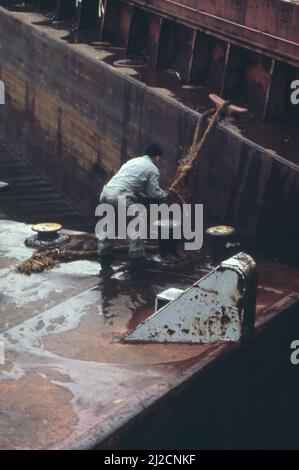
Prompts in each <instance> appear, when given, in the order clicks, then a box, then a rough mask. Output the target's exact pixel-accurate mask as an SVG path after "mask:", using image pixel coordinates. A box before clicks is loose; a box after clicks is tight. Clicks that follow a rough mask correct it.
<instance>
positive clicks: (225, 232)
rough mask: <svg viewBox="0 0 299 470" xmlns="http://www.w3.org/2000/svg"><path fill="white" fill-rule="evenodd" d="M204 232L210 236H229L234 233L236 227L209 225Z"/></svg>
mask: <svg viewBox="0 0 299 470" xmlns="http://www.w3.org/2000/svg"><path fill="white" fill-rule="evenodd" d="M206 233H207V234H208V235H211V236H212V237H229V236H231V235H234V234H235V233H236V229H235V228H234V227H230V226H229V225H216V226H215V227H209V228H208V229H207V230H206Z"/></svg>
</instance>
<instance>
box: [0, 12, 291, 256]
mask: <svg viewBox="0 0 299 470" xmlns="http://www.w3.org/2000/svg"><path fill="white" fill-rule="evenodd" d="M21 18H22V21H21ZM26 18H27V17H26ZM26 21H27V23H26V22H25V19H24V15H23V16H22V15H18V14H16V13H14V14H13V13H8V12H6V11H4V10H3V9H0V37H1V59H0V79H2V80H3V81H4V82H5V84H6V90H7V95H6V103H7V104H6V105H5V106H2V107H1V108H0V113H1V114H0V118H1V124H0V128H1V134H2V135H3V136H4V137H5V138H6V139H8V140H9V141H10V142H11V143H12V144H13V145H14V147H15V148H16V149H18V150H19V151H20V152H22V153H24V154H26V155H27V156H28V157H30V158H31V160H32V161H33V162H34V164H35V165H36V166H37V167H38V168H40V169H41V170H42V171H43V172H44V173H45V174H46V175H47V176H48V178H50V179H51V180H52V181H53V182H54V183H55V184H56V185H57V186H59V187H60V188H62V189H63V191H64V192H65V193H66V194H67V195H68V196H69V197H71V198H72V199H73V201H74V202H76V203H77V204H78V205H79V206H80V207H81V208H82V209H83V210H85V211H86V212H88V213H89V214H93V213H94V208H95V206H96V204H97V201H98V196H99V193H100V190H101V187H102V185H103V183H104V182H105V181H106V179H107V174H109V172H110V171H116V170H117V169H118V168H119V166H120V164H121V163H122V162H123V161H125V160H126V159H127V158H128V157H129V156H134V155H136V154H140V153H141V152H142V151H143V149H144V146H145V145H147V144H148V143H149V142H150V141H153V140H154V141H157V142H159V143H160V144H161V145H162V146H163V148H164V150H165V159H163V167H162V179H163V180H164V184H167V183H169V182H170V180H171V178H172V176H173V175H174V172H175V170H176V164H177V160H178V159H179V158H180V157H181V156H182V155H184V154H185V153H186V152H187V149H188V147H189V145H190V143H191V140H192V136H193V131H194V127H195V124H196V121H197V119H198V114H197V113H196V112H194V111H191V110H190V109H189V108H186V107H184V106H183V105H181V104H179V103H178V102H176V101H174V100H170V99H168V98H166V97H165V96H163V95H162V94H161V93H158V92H155V91H153V90H152V89H150V88H148V87H147V86H145V85H144V84H142V83H140V82H137V81H135V80H133V79H131V78H129V77H127V76H125V75H124V74H121V73H119V72H116V71H115V70H113V69H112V68H111V67H109V65H107V64H104V63H102V62H100V61H99V60H98V59H97V58H96V57H95V53H94V51H93V50H92V48H89V47H88V46H82V47H80V46H73V45H70V44H67V43H66V42H64V41H61V40H60V39H59V34H58V33H57V32H55V31H54V30H53V31H51V30H48V31H45V30H44V29H42V27H41V26H37V25H32V24H30V18H29V19H28V20H26ZM16 31H17V34H16ZM193 184H194V200H195V201H197V202H203V203H204V204H205V214H206V216H208V217H209V219H210V220H212V221H213V222H230V223H233V224H236V225H237V226H238V227H239V228H240V229H241V231H242V233H243V234H244V235H245V236H247V237H249V238H251V239H254V238H255V237H256V236H258V237H259V238H261V239H262V240H266V241H267V243H268V241H269V239H271V240H273V239H275V241H276V242H277V243H278V245H279V246H280V247H282V248H284V246H283V244H282V243H281V241H284V242H285V241H287V242H288V246H289V247H292V246H294V247H295V249H296V246H297V239H298V234H299V222H298V217H297V201H298V196H299V171H298V168H297V167H296V166H295V165H292V164H290V163H287V162H286V161H284V160H283V159H280V158H279V157H275V156H273V155H272V154H271V153H270V152H267V151H266V150H265V149H263V148H261V147H259V146H257V145H255V144H253V143H252V142H250V141H248V140H246V139H244V138H243V137H242V136H240V135H238V134H236V133H234V132H232V131H230V130H229V129H228V128H223V127H221V126H220V127H219V128H218V129H217V131H216V133H215V134H214V135H213V137H212V138H210V139H209V141H208V142H207V145H206V147H205V150H204V152H203V154H202V156H201V161H200V165H199V167H198V175H197V177H196V179H195V181H194V182H193ZM292 256H293V255H292Z"/></svg>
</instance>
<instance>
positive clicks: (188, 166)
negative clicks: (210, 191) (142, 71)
mask: <svg viewBox="0 0 299 470" xmlns="http://www.w3.org/2000/svg"><path fill="white" fill-rule="evenodd" d="M228 105H229V101H224V103H223V104H221V106H218V107H217V108H216V110H215V108H212V109H209V110H208V111H206V112H205V113H203V114H202V115H201V116H200V118H199V120H198V123H197V126H196V129H195V132H194V136H193V142H192V145H191V147H190V150H189V155H188V157H187V160H186V161H185V162H183V163H182V164H181V165H180V166H179V168H178V171H177V173H176V175H175V178H174V181H173V183H172V184H171V186H170V187H169V189H168V191H169V192H172V193H174V194H175V195H176V196H177V197H178V198H179V200H180V201H181V202H182V203H183V204H184V203H186V202H187V201H186V200H185V197H184V195H183V194H182V191H181V190H179V189H178V188H177V186H178V185H179V183H182V182H183V180H184V178H185V177H186V175H187V174H188V173H189V171H190V170H192V169H193V167H194V164H195V161H196V160H197V159H198V156H199V154H200V151H201V150H202V148H203V146H204V143H205V141H206V140H207V137H208V136H209V134H210V132H211V131H212V130H213V129H214V127H215V126H216V124H217V122H218V121H219V118H220V115H221V112H222V111H223V110H224V108H226V106H228ZM212 113H214V114H213V116H212V119H211V121H210V122H209V125H208V127H207V129H206V130H205V132H204V134H203V136H202V137H201V131H202V127H203V125H204V123H205V120H206V119H207V118H208V117H209V116H211V115H212Z"/></svg>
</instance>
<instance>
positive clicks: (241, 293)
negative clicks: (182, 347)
mask: <svg viewBox="0 0 299 470" xmlns="http://www.w3.org/2000/svg"><path fill="white" fill-rule="evenodd" d="M255 267H256V265H255V262H254V260H253V259H252V258H251V257H250V256H249V255H247V254H246V253H239V254H238V255H236V256H233V257H232V258H229V259H228V260H226V261H223V262H222V263H221V264H220V265H219V266H218V267H217V268H216V269H214V270H213V271H212V272H210V273H209V274H207V275H206V276H205V277H203V278H202V279H200V280H199V281H197V282H196V283H195V284H193V286H191V287H190V288H188V289H187V290H185V291H183V292H182V293H181V294H180V295H179V296H178V297H177V298H175V299H174V300H172V301H170V302H169V303H168V304H167V305H165V306H163V307H162V308H161V309H160V310H158V311H157V312H156V313H154V314H153V315H152V316H151V317H149V318H148V319H147V320H145V321H144V322H143V323H141V324H140V325H139V326H138V327H137V328H136V329H135V330H134V331H133V332H131V333H130V334H128V335H127V336H126V337H125V338H124V341H125V342H157V343H208V342H215V341H218V340H225V341H239V340H240V339H244V338H246V337H247V336H248V335H250V333H251V332H252V331H253V328H254V321H255V308H256V287H257V282H256V269H255Z"/></svg>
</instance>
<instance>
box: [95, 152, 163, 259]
mask: <svg viewBox="0 0 299 470" xmlns="http://www.w3.org/2000/svg"><path fill="white" fill-rule="evenodd" d="M159 178H160V172H159V169H158V168H157V166H156V165H155V164H154V162H153V161H152V159H151V158H150V157H149V156H148V155H144V156H143V157H136V158H132V159H131V160H129V161H127V162H126V163H124V165H122V167H121V168H120V170H119V171H118V172H117V173H116V174H115V175H114V176H113V177H112V178H111V180H110V181H109V182H108V183H107V184H106V185H105V186H104V188H103V191H102V193H101V196H100V202H101V203H108V204H112V205H113V206H114V208H115V209H116V208H117V203H118V198H119V197H124V196H125V197H126V202H127V207H128V206H129V205H130V204H134V203H136V202H138V199H139V197H138V196H139V195H140V193H143V192H144V191H145V192H147V194H148V196H149V197H151V198H152V199H155V200H156V201H157V202H162V201H163V200H165V199H166V198H167V192H166V191H163V190H162V189H161V188H160V184H159ZM110 249H111V243H110V240H109V239H108V238H105V239H104V240H101V241H100V243H99V253H100V254H104V253H105V254H106V252H107V251H109V250H110ZM143 250H144V248H143V241H142V240H141V239H139V238H137V239H136V240H130V256H133V257H134V256H139V255H142V254H143Z"/></svg>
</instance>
